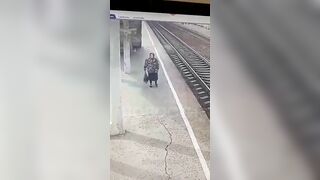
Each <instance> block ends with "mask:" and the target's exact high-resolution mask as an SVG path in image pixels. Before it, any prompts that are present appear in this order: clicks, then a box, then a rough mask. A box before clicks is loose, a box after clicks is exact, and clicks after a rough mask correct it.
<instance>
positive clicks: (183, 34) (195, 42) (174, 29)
mask: <svg viewBox="0 0 320 180" xmlns="http://www.w3.org/2000/svg"><path fill="white" fill-rule="evenodd" d="M159 24H161V25H162V26H163V27H165V28H166V29H167V30H169V31H170V32H171V33H173V34H175V35H176V36H177V37H179V38H180V39H182V40H183V41H184V42H186V43H187V44H188V45H189V46H190V47H192V48H193V49H194V50H195V51H197V52H198V53H199V54H201V55H202V56H204V57H205V58H206V59H210V39H209V38H207V37H205V36H203V35H201V34H199V33H196V32H194V31H192V30H190V29H187V28H184V27H181V26H179V25H176V24H173V23H168V22H159Z"/></svg>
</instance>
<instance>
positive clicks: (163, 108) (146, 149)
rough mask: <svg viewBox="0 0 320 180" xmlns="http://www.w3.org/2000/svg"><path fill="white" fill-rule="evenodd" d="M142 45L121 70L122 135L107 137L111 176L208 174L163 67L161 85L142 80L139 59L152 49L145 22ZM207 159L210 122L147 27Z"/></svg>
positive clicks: (114, 179) (186, 176)
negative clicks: (128, 69) (129, 65)
mask: <svg viewBox="0 0 320 180" xmlns="http://www.w3.org/2000/svg"><path fill="white" fill-rule="evenodd" d="M142 33H143V37H142V38H143V48H141V49H140V50H138V51H137V52H136V53H135V54H133V55H132V70H133V71H132V73H131V74H129V75H127V74H123V75H122V88H121V91H122V92H121V93H122V104H123V106H122V108H123V115H124V125H125V128H126V130H127V132H126V134H125V135H122V136H113V137H111V179H112V180H119V179H121V180H125V179H148V180H149V179H157V180H158V179H169V177H170V178H171V179H192V180H193V179H199V180H200V179H206V178H205V176H204V173H203V170H202V168H201V164H200V161H199V159H198V156H197V154H196V152H195V150H194V147H193V144H192V142H191V139H190V137H189V134H188V131H187V129H186V126H185V124H184V122H183V120H182V118H181V116H180V113H179V110H178V108H177V105H176V102H175V100H174V98H173V95H172V93H171V91H170V88H169V85H168V83H167V81H166V79H165V76H164V74H163V71H162V70H160V72H159V87H158V88H149V87H148V86H147V85H146V84H144V83H143V81H142V78H143V62H144V59H145V58H147V56H148V53H149V52H151V51H153V52H154V49H153V47H152V45H151V42H150V39H149V37H148V34H147V33H146V26H144V27H143V32H142ZM150 33H151V35H152V39H153V40H154V41H155V42H154V43H155V46H156V48H157V50H158V52H159V54H160V55H161V59H162V60H163V61H164V64H165V67H166V69H167V71H168V74H169V76H170V78H171V80H172V83H173V84H174V88H175V89H176V91H177V93H178V94H179V95H178V96H179V98H180V100H181V102H182V104H183V106H184V108H185V110H186V114H187V116H188V119H189V121H190V124H191V126H192V128H193V130H194V133H195V136H196V138H197V141H198V143H199V146H200V147H201V150H202V153H203V155H204V157H205V159H206V161H207V164H208V165H209V160H210V153H209V148H210V144H209V143H210V135H209V134H210V129H209V128H210V125H209V119H208V118H207V117H206V115H205V113H204V112H203V111H202V109H201V107H200V106H199V104H198V102H197V100H196V99H195V98H194V96H193V94H192V92H191V91H190V90H189V88H188V86H187V85H186V84H185V83H184V80H183V79H182V77H181V76H180V74H179V72H178V70H177V69H176V67H175V66H174V64H173V63H172V62H171V60H170V58H169V57H168V55H167V54H166V53H165V50H164V49H163V48H162V47H161V45H160V43H159V42H157V41H156V38H155V36H154V35H153V33H152V32H151V30H150Z"/></svg>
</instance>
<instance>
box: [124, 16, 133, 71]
mask: <svg viewBox="0 0 320 180" xmlns="http://www.w3.org/2000/svg"><path fill="white" fill-rule="evenodd" d="M123 29H124V31H125V32H124V39H123V59H124V72H125V73H127V74H129V73H130V72H131V62H130V49H131V46H130V44H131V40H130V32H129V21H128V20H123Z"/></svg>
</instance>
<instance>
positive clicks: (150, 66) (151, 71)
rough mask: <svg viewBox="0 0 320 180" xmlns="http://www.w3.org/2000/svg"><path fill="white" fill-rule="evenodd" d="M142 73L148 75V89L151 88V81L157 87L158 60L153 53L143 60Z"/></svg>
mask: <svg viewBox="0 0 320 180" xmlns="http://www.w3.org/2000/svg"><path fill="white" fill-rule="evenodd" d="M144 71H146V72H147V73H148V78H149V81H150V87H152V81H154V82H155V85H156V87H158V71H159V62H158V59H156V58H155V57H154V53H150V54H149V58H148V59H146V60H145V62H144Z"/></svg>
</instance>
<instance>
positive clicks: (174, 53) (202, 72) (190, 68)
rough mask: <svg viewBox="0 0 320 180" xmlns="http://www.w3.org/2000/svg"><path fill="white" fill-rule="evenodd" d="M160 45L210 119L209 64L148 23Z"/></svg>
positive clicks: (157, 24)
mask: <svg viewBox="0 0 320 180" xmlns="http://www.w3.org/2000/svg"><path fill="white" fill-rule="evenodd" d="M148 24H149V26H150V27H151V29H152V31H153V32H154V33H155V35H156V36H157V38H158V39H159V41H160V43H161V44H162V45H163V47H164V49H165V50H166V52H167V53H168V55H169V57H170V58H171V60H172V61H173V63H174V64H175V65H176V67H177V68H178V70H179V71H180V73H181V75H182V76H183V77H184V79H185V81H186V82H187V84H188V85H189V87H190V88H191V90H192V92H193V94H194V95H195V97H196V98H197V100H198V102H199V104H200V105H201V107H202V108H203V109H204V111H205V112H206V114H207V116H208V117H210V63H209V60H207V59H206V58H205V57H203V56H201V55H200V54H199V53H197V52H196V51H195V50H193V49H192V48H191V47H189V46H188V45H187V44H186V43H185V42H183V41H182V40H181V39H179V38H178V37H177V36H175V35H174V34H173V33H171V32H170V31H169V30H168V29H166V28H165V27H164V26H162V25H161V24H159V23H155V22H148Z"/></svg>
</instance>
